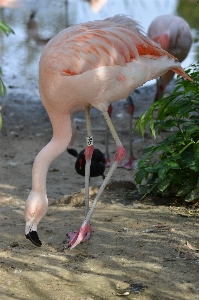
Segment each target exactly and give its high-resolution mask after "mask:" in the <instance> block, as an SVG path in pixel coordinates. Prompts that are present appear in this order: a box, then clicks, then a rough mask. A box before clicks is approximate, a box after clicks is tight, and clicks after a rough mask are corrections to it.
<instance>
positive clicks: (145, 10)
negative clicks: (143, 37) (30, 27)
mask: <svg viewBox="0 0 199 300" xmlns="http://www.w3.org/2000/svg"><path fill="white" fill-rule="evenodd" d="M179 1H180V0H133V1H132V0H108V2H107V4H106V5H105V6H104V7H103V8H102V9H101V11H100V12H98V13H94V12H92V11H91V9H90V6H89V3H88V2H85V1H83V0H68V7H67V6H66V1H61V0H60V1H58V0H56V1H55V0H51V1H49V0H21V5H20V6H19V7H18V8H17V9H8V8H4V9H1V16H0V18H1V19H3V20H4V21H5V22H6V23H7V24H8V25H9V26H10V27H11V28H13V30H14V31H15V35H12V34H10V35H9V37H6V36H4V35H2V34H1V35H0V38H1V44H0V52H1V58H0V66H1V67H2V69H3V74H4V76H3V80H4V81H5V83H6V85H7V86H10V87H12V88H15V89H19V90H20V89H23V90H27V91H29V92H30V94H31V95H35V94H37V95H38V64H39V58H40V55H41V51H42V46H38V45H37V44H36V43H35V41H34V40H33V39H32V38H30V37H29V35H28V31H27V22H28V20H29V17H30V14H31V13H32V12H33V11H36V17H35V19H36V21H37V22H38V26H39V36H40V37H41V38H43V39H46V38H50V37H52V36H54V35H55V34H57V33H58V32H59V31H60V30H62V29H63V28H65V26H66V24H69V25H73V24H77V23H82V22H85V21H91V20H97V19H98V20H101V19H104V18H107V17H110V16H113V15H115V14H118V13H121V14H128V15H130V16H131V17H132V18H133V19H134V20H136V21H138V22H140V24H141V25H142V27H143V29H144V31H145V32H147V28H148V26H149V24H150V23H151V21H152V20H153V19H154V18H155V17H156V16H158V15H162V14H178V12H177V11H176V10H177V7H178V5H179ZM182 1H183V0H182ZM185 3H186V4H184V5H193V2H192V1H189V0H186V1H185ZM180 5H181V6H182V4H181V3H180ZM192 35H193V37H194V39H195V40H196V39H197V35H198V31H197V30H196V28H192ZM197 52H198V43H197V42H194V43H193V45H192V48H191V51H190V53H189V55H188V57H187V58H186V59H185V60H184V62H183V63H182V66H183V67H187V66H189V65H190V64H191V63H194V62H196V61H197ZM150 83H151V82H150ZM8 90H9V89H8Z"/></svg>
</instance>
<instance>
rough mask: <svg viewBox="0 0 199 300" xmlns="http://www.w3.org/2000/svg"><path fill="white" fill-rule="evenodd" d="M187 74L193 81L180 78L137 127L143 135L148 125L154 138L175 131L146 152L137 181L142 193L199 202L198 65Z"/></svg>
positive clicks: (141, 118)
mask: <svg viewBox="0 0 199 300" xmlns="http://www.w3.org/2000/svg"><path fill="white" fill-rule="evenodd" d="M187 72H188V73H189V75H190V77H191V78H192V79H193V80H194V81H193V82H190V81H188V80H185V79H184V78H178V79H177V82H176V88H175V90H174V91H173V93H171V94H168V93H167V94H164V96H163V97H162V98H161V99H160V100H159V101H157V102H155V103H154V104H153V105H152V106H151V108H150V109H149V111H147V112H145V113H144V114H143V115H142V116H141V117H140V119H139V120H138V121H137V123H136V125H135V127H136V126H137V127H138V130H139V132H141V133H142V135H143V136H144V129H145V128H146V126H147V125H148V124H149V126H150V130H151V133H152V135H153V137H154V138H155V137H156V132H158V133H159V132H160V131H161V130H162V129H167V130H171V129H172V128H173V129H174V131H172V132H171V134H170V135H169V136H168V137H167V138H166V139H164V140H163V141H161V142H160V143H159V144H157V145H155V146H151V147H148V148H146V149H145V150H144V154H145V156H146V158H145V159H143V160H141V161H139V163H138V170H137V172H136V173H135V181H136V183H137V184H139V185H140V191H141V192H142V193H153V194H156V195H165V196H177V197H182V198H184V199H185V200H186V201H193V200H197V201H199V63H197V64H195V65H192V66H191V67H190V68H189V69H188V70H187ZM155 112H156V114H157V117H156V118H155V116H154V115H155ZM155 155H156V156H157V155H158V157H159V159H158V161H155V159H154V156H155ZM143 183H145V184H143Z"/></svg>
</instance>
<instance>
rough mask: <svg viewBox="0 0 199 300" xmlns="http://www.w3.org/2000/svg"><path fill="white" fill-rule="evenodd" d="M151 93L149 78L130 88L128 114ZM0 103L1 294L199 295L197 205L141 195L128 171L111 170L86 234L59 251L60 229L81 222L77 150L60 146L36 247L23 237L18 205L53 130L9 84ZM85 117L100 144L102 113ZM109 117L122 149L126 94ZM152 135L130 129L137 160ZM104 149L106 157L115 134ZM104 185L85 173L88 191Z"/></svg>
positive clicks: (81, 133)
mask: <svg viewBox="0 0 199 300" xmlns="http://www.w3.org/2000/svg"><path fill="white" fill-rule="evenodd" d="M154 91H155V87H154V86H152V87H150V88H149V87H145V88H140V89H139V90H138V91H137V92H134V94H133V95H134V100H135V106H136V111H135V114H134V121H133V122H135V120H136V119H137V117H138V116H139V115H140V114H141V113H142V112H144V111H145V110H146V109H148V108H149V107H150V105H151V103H152V99H153V97H154ZM1 102H2V104H1V105H2V106H3V109H2V114H3V129H2V131H1V133H0V145H1V147H0V151H1V153H0V170H1V171H0V213H1V218H0V225H1V226H0V232H1V234H0V276H1V281H0V299H1V300H8V299H20V300H23V299H34V300H47V299H49V300H55V299H60V300H68V299H70V300H71V299H72V300H73V299H77V300H113V299H114V300H115V299H119V298H120V297H123V298H124V299H137V300H149V299H150V300H195V299H199V230H198V229H199V224H198V216H199V214H198V210H197V209H196V208H195V209H194V208H193V207H191V206H190V207H185V206H180V205H178V204H176V203H175V202H174V201H173V200H170V201H169V203H168V199H163V198H162V199H156V201H154V199H151V198H149V197H148V198H146V199H145V200H143V201H140V199H139V197H138V195H137V193H136V192H134V191H135V184H134V182H133V175H132V172H131V171H127V170H124V169H121V168H119V169H118V170H116V172H115V174H114V176H113V178H112V181H111V182H110V184H109V185H108V186H107V188H106V189H105V191H104V193H103V195H102V197H101V199H100V201H99V203H98V204H97V207H96V209H95V212H94V214H93V216H92V227H93V234H92V237H91V238H90V240H89V241H88V242H86V243H84V244H81V245H78V246H77V247H76V248H75V249H73V250H63V245H64V244H63V240H64V239H65V238H66V233H67V232H69V231H71V230H74V229H78V227H79V226H80V225H81V223H82V221H83V218H84V206H83V200H84V193H83V188H84V178H83V177H81V176H79V175H78V174H77V173H76V172H75V168H74V163H75V158H73V157H71V156H70V155H69V154H68V153H67V152H65V153H64V154H62V155H61V156H60V157H59V158H57V159H56V160H55V161H54V162H53V164H52V165H51V166H50V169H49V173H48V178H47V188H48V196H49V197H50V198H52V199H53V201H51V205H50V206H49V210H48V212H47V214H46V216H45V217H44V218H43V220H42V221H41V222H40V224H39V226H38V233H39V236H40V239H41V241H42V243H43V245H42V247H41V248H37V247H36V246H34V245H33V244H31V243H30V242H29V241H28V240H27V239H26V238H25V236H24V225H25V222H24V205H25V200H26V198H27V196H28V193H29V191H30V189H31V168H32V163H33V161H34V158H35V156H36V154H37V153H38V152H39V151H40V149H41V148H42V147H43V146H44V145H45V144H46V143H47V142H48V141H49V140H50V138H51V136H52V129H51V125H50V122H49V119H48V116H47V115H46V112H45V110H44V108H43V107H42V105H41V102H40V99H39V97H37V96H36V95H35V94H33V95H32V96H30V94H29V93H28V94H26V92H25V91H24V92H21V91H18V92H17V90H16V89H11V88H10V89H9V90H8V96H7V99H6V101H4V100H2V101H1ZM91 116H92V121H93V136H94V143H95V147H96V148H99V149H101V151H104V149H105V144H104V136H105V123H104V120H103V118H102V116H101V115H100V113H99V112H97V111H96V110H92V114H91ZM76 121H77V126H78V135H77V140H76V142H75V148H76V149H77V150H78V151H80V150H82V149H83V148H84V147H85V122H84V116H83V113H82V112H81V113H78V114H77V115H76ZM113 122H114V124H115V126H116V128H117V131H118V134H119V136H120V137H121V140H122V142H123V144H124V146H125V148H126V149H127V156H128V149H129V144H128V114H127V105H126V104H125V102H119V103H118V104H117V105H116V104H115V105H114V110H113ZM165 134H166V133H162V136H164V135H165ZM160 139H161V137H159V138H158V140H160ZM155 142H156V141H154V140H153V139H152V137H151V135H150V133H149V132H147V133H146V135H145V140H144V141H143V140H142V138H141V137H140V136H139V135H138V134H137V132H135V133H134V136H133V149H134V155H135V157H136V161H137V160H139V159H140V158H141V157H142V149H143V148H144V147H146V146H147V145H152V144H154V143H155ZM110 152H111V156H112V159H113V157H114V152H115V145H114V142H113V141H111V143H110ZM135 166H136V164H135ZM106 172H107V170H106ZM101 183H102V178H100V177H98V178H95V179H93V178H92V179H91V188H90V197H91V199H93V197H94V196H95V194H96V193H97V191H98V188H99V186H100V184H101ZM129 191H131V193H128V192H129Z"/></svg>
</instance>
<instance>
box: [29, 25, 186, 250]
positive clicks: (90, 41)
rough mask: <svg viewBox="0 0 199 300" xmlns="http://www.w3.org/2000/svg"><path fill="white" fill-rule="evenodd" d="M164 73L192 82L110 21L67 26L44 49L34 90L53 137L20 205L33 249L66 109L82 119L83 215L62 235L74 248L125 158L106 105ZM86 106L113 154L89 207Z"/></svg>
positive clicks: (63, 136) (66, 138) (168, 58)
mask: <svg viewBox="0 0 199 300" xmlns="http://www.w3.org/2000/svg"><path fill="white" fill-rule="evenodd" d="M170 69H171V70H173V71H174V72H176V73H177V74H179V75H181V76H183V77H184V78H186V79H189V80H192V79H191V78H190V77H189V76H188V75H186V74H185V72H184V70H183V69H182V68H181V66H180V63H179V62H178V61H177V59H176V58H175V57H174V56H172V55H171V54H169V53H168V52H166V51H165V50H163V49H161V48H160V47H158V46H156V45H155V44H154V43H153V42H151V41H150V40H149V39H148V38H146V37H145V36H143V35H142V34H141V33H139V32H138V31H137V30H136V29H135V30H133V29H132V28H129V27H126V26H124V25H121V24H117V23H113V22H110V21H93V22H88V23H84V24H79V25H75V26H72V27H69V28H67V29H64V30H62V31H61V32H60V33H58V34H57V35H56V36H55V37H53V38H52V39H51V40H50V41H49V42H48V44H47V45H46V46H45V47H44V49H43V52H42V55H41V59H40V65H39V89H40V95H41V99H42V103H43V105H44V107H45V109H46V111H47V112H48V115H49V117H50V120H51V123H52V127H53V137H52V139H51V141H50V142H49V143H48V144H47V145H46V146H45V147H44V148H43V149H42V150H41V151H40V152H39V154H38V155H37V156H36V158H35V161H34V164H33V170H32V190H31V192H30V194H29V196H28V199H27V201H26V206H25V220H26V226H25V234H26V237H27V238H28V239H30V240H31V241H32V242H33V243H34V244H35V245H37V246H41V241H40V240H39V237H38V234H37V226H38V223H39V222H40V221H41V219H42V218H43V217H44V215H45V214H46V211H47V208H48V198H47V193H46V177H47V172H48V168H49V165H50V164H51V162H52V161H53V160H54V159H55V158H56V157H57V156H59V155H60V154H61V153H63V152H64V151H65V150H66V148H67V147H68V145H69V143H70V140H71V136H72V129H71V117H70V113H71V111H72V109H73V108H74V107H82V108H83V107H84V109H85V116H86V131H87V138H86V139H87V146H86V149H85V158H86V167H85V169H86V170H85V203H86V213H85V219H84V221H83V223H82V225H81V226H80V228H79V230H78V231H77V232H74V233H69V234H68V236H69V241H68V248H74V247H75V246H76V245H78V244H79V243H81V242H85V241H86V240H87V239H88V238H89V237H90V235H91V233H92V228H91V225H90V218H91V215H92V213H93V211H94V208H95V206H96V204H97V201H98V199H99V197H100V195H101V194H102V192H103V190H104V188H105V186H106V184H107V182H108V181H109V180H110V178H111V176H112V174H113V173H114V171H115V170H116V168H117V166H118V164H119V163H120V162H121V161H122V159H123V158H124V157H125V149H124V148H123V146H122V143H121V141H120V139H119V137H118V135H117V133H116V131H115V128H114V126H113V124H112V122H111V119H110V117H109V114H108V112H107V110H108V106H109V104H110V103H111V102H114V101H118V100H119V99H122V98H126V97H128V95H129V94H130V93H131V92H132V91H133V90H134V89H136V88H137V87H138V86H140V85H142V84H143V83H145V82H146V81H148V80H150V79H153V78H157V77H158V76H160V75H162V74H164V73H165V72H167V71H168V70H170ZM91 106H93V107H95V108H97V109H98V110H99V111H101V112H102V114H103V116H104V118H105V120H106V122H107V124H108V127H109V129H110V131H111V134H112V135H113V138H114V140H115V143H116V147H117V150H116V155H115V159H114V162H113V164H112V166H111V168H110V170H109V172H108V174H107V176H106V177H105V179H104V181H103V183H102V185H101V187H100V189H99V192H98V194H97V196H96V197H95V199H94V201H93V203H92V206H91V207H90V208H89V177H90V176H89V171H90V162H91V157H92V153H93V149H94V147H93V137H92V130H91V122H90V107H91Z"/></svg>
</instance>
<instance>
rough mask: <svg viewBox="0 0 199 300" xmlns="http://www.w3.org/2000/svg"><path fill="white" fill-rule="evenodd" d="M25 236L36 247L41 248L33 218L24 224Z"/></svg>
mask: <svg viewBox="0 0 199 300" xmlns="http://www.w3.org/2000/svg"><path fill="white" fill-rule="evenodd" d="M25 236H26V238H27V239H29V240H30V241H31V242H32V243H33V244H34V245H36V246H37V247H41V245H42V242H41V241H40V239H39V236H38V234H37V225H36V223H35V222H34V216H33V218H32V219H31V220H30V221H27V222H26V228H25Z"/></svg>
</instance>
